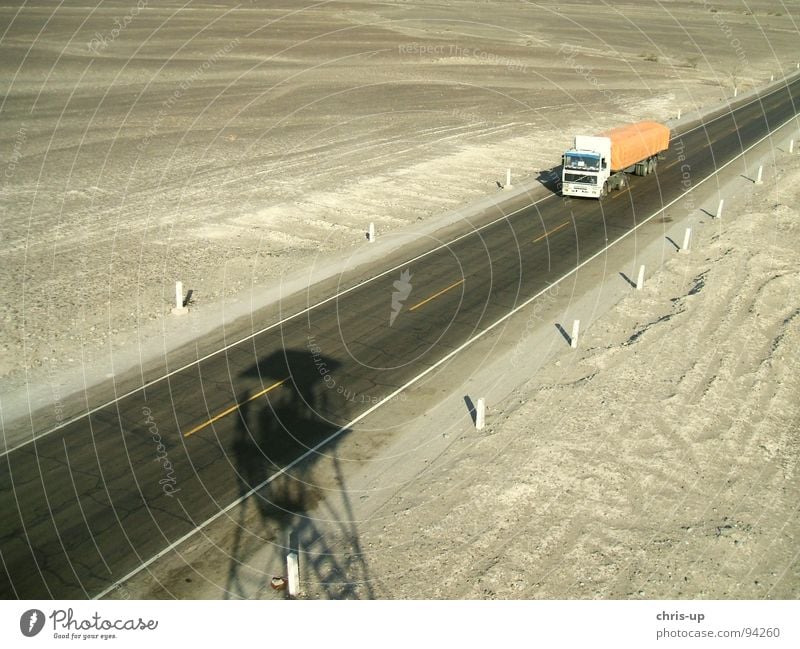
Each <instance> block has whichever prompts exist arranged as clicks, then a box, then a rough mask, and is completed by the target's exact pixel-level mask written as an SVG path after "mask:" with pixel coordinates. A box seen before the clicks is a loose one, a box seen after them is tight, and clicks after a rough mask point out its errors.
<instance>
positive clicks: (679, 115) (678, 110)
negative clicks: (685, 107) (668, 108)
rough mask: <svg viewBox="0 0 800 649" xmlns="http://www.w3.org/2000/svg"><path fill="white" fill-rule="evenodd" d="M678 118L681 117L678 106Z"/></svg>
mask: <svg viewBox="0 0 800 649" xmlns="http://www.w3.org/2000/svg"><path fill="white" fill-rule="evenodd" d="M680 118H681V109H680V108H679V109H678V119H680Z"/></svg>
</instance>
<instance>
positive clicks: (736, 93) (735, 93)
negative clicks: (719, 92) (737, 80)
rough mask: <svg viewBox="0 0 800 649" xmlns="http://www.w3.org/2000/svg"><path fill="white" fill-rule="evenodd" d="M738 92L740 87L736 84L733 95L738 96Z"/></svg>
mask: <svg viewBox="0 0 800 649" xmlns="http://www.w3.org/2000/svg"><path fill="white" fill-rule="evenodd" d="M738 94H739V89H738V88H737V87H736V86H734V87H733V96H734V97H736V96H737V95H738Z"/></svg>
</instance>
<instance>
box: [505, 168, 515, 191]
mask: <svg viewBox="0 0 800 649" xmlns="http://www.w3.org/2000/svg"><path fill="white" fill-rule="evenodd" d="M512 187H513V185H512V184H511V169H506V189H511V188H512Z"/></svg>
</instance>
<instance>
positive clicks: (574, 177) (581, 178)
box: [564, 174, 597, 185]
mask: <svg viewBox="0 0 800 649" xmlns="http://www.w3.org/2000/svg"><path fill="white" fill-rule="evenodd" d="M564 182H565V183H582V184H584V185H596V184H597V176H587V175H585V174H564Z"/></svg>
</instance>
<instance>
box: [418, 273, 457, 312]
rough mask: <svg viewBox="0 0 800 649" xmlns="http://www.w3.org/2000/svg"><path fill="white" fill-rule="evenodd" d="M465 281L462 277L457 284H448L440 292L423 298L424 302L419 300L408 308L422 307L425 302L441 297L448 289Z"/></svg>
mask: <svg viewBox="0 0 800 649" xmlns="http://www.w3.org/2000/svg"><path fill="white" fill-rule="evenodd" d="M463 283H464V280H463V279H460V280H458V281H457V282H456V283H455V284H450V286H448V287H447V288H443V289H442V290H441V291H439V292H438V293H434V294H433V295H431V296H430V297H429V298H426V299H424V300H422V302H417V303H416V304H415V305H414V306H412V307H409V309H408V310H409V311H413V310H414V309H419V308H420V307H421V306H422V305H423V304H427V303H428V302H430V301H431V300H435V299H436V298H437V297H439V296H440V295H442V294H443V293H447V291H449V290H450V289H451V288H455V287H456V286H459V285H461V284H463Z"/></svg>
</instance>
